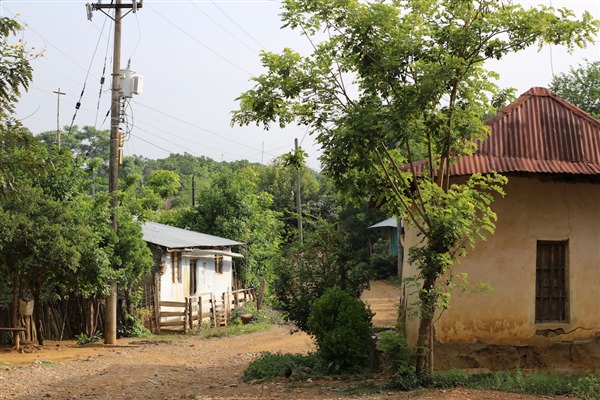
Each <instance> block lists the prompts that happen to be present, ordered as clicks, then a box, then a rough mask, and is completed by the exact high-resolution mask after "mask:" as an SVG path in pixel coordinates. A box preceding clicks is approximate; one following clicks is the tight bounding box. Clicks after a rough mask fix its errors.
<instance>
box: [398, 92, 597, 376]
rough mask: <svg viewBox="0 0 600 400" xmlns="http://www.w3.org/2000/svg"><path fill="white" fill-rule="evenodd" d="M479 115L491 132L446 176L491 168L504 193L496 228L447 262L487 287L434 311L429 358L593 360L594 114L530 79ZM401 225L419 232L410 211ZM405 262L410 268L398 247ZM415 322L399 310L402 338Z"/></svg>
mask: <svg viewBox="0 0 600 400" xmlns="http://www.w3.org/2000/svg"><path fill="white" fill-rule="evenodd" d="M486 124H487V125H488V126H490V128H491V134H490V136H489V137H488V138H487V139H486V140H485V141H483V142H482V143H481V144H480V145H479V147H478V150H477V151H476V152H475V153H474V154H473V155H472V156H464V157H460V158H458V159H457V160H456V162H455V163H454V164H453V165H452V166H451V170H450V173H451V176H452V179H453V180H454V181H455V182H458V181H461V180H464V179H466V177H467V176H469V175H471V174H474V173H483V174H485V173H490V172H492V171H496V172H499V173H502V174H503V175H505V176H507V177H508V184H507V185H506V186H505V188H504V189H505V191H506V196H504V197H500V196H498V197H497V198H496V199H495V201H494V203H493V204H492V209H493V211H494V212H495V213H496V214H497V217H498V220H497V223H496V231H495V233H494V234H493V235H489V237H488V239H487V241H480V242H479V243H478V244H477V246H476V248H475V249H474V250H473V251H469V252H468V254H467V256H466V257H464V258H461V259H460V261H459V263H458V264H457V265H456V266H455V272H466V273H467V274H468V280H469V284H471V285H475V284H478V283H486V284H489V285H490V286H491V288H492V292H491V293H490V292H475V293H468V294H462V295H461V294H459V293H453V295H452V297H451V300H450V308H449V309H448V310H445V311H443V312H441V313H440V315H438V316H437V317H436V318H435V319H434V321H435V323H434V335H435V340H436V343H438V346H436V352H437V354H436V357H435V359H436V361H435V363H436V364H435V365H436V367H438V366H439V367H442V366H445V367H448V368H449V367H459V368H462V367H471V368H515V367H520V368H537V367H558V368H578V367H582V368H583V367H586V368H589V367H595V366H598V365H599V364H600V352H599V350H598V342H599V341H600V340H599V339H598V338H599V336H598V335H599V333H600V307H599V304H600V246H598V243H600V122H599V121H597V120H596V119H594V118H593V117H592V116H590V115H589V114H587V113H586V112H584V111H582V110H580V109H579V108H577V107H575V106H574V105H572V104H570V103H568V102H567V101H565V100H563V99H562V98H560V97H559V96H557V95H555V94H554V93H552V92H550V91H549V90H547V89H544V88H539V87H534V88H532V89H530V90H529V91H527V92H526V93H524V94H523V95H522V96H521V97H520V98H519V99H518V100H516V101H515V102H513V103H512V104H510V105H508V106H507V107H505V108H504V109H502V110H501V111H500V112H499V113H498V114H497V115H496V116H494V117H493V118H491V119H490V120H488V121H487V122H486ZM405 232H406V237H405V243H406V247H407V248H410V247H412V246H413V245H415V244H416V243H417V240H418V238H417V237H416V235H415V229H414V227H412V226H411V224H410V223H406V226H405ZM404 271H405V276H413V275H414V274H415V269H414V266H411V265H410V263H409V262H408V259H407V257H405V258H404ZM413 295H414V294H413ZM407 303H408V304H410V303H411V300H410V299H408V301H407ZM417 329H418V320H417V319H416V318H412V319H409V320H408V321H407V334H408V339H409V342H411V343H415V342H416V338H417ZM574 343H578V344H580V346H573V344H574ZM586 346H587V347H586ZM444 348H445V349H446V350H447V351H445V352H444V350H443V349H444ZM440 349H441V350H440ZM448 349H449V350H448Z"/></svg>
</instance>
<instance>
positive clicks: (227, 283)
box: [142, 222, 243, 304]
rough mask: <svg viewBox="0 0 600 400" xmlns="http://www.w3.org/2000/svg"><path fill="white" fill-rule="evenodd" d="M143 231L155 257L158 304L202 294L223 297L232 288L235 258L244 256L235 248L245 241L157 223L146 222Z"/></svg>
mask: <svg viewBox="0 0 600 400" xmlns="http://www.w3.org/2000/svg"><path fill="white" fill-rule="evenodd" d="M142 232H143V239H144V241H145V242H146V243H147V244H148V246H149V247H150V249H151V250H152V254H153V257H154V263H155V265H154V268H153V269H152V285H153V287H154V298H155V303H156V304H158V303H159V302H161V301H184V300H185V298H186V297H188V296H193V295H196V294H200V293H213V294H214V295H215V296H217V297H220V296H222V294H223V293H225V292H228V291H231V290H232V283H233V263H234V262H233V259H235V258H243V256H242V255H241V254H239V253H235V252H233V251H231V248H232V247H233V246H239V245H242V244H243V243H240V242H236V241H233V240H230V239H226V238H222V237H218V236H212V235H207V234H205V233H200V232H194V231H190V230H187V229H181V228H176V227H173V226H169V225H164V224H159V223H157V222H146V223H144V224H143V225H142Z"/></svg>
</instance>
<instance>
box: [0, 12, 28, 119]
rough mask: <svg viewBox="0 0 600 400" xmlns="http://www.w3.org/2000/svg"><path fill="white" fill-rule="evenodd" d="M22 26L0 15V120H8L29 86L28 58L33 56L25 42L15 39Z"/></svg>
mask: <svg viewBox="0 0 600 400" xmlns="http://www.w3.org/2000/svg"><path fill="white" fill-rule="evenodd" d="M22 29H23V28H22V27H21V25H19V24H18V23H17V22H16V21H15V20H12V19H10V18H7V17H0V54H2V58H1V59H0V120H1V121H2V122H3V123H6V122H8V119H7V118H8V117H9V116H10V115H11V114H12V113H13V111H14V103H15V102H16V101H17V100H18V99H19V97H20V96H21V91H22V90H27V89H28V88H29V83H30V82H31V79H32V68H31V64H30V63H29V60H30V59H31V58H33V57H35V56H34V55H32V54H31V53H30V51H29V50H28V49H27V48H26V46H25V43H23V42H22V41H21V40H18V39H16V36H17V34H18V33H19V32H20V31H21V30H22Z"/></svg>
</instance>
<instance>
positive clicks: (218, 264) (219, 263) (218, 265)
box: [215, 255, 223, 274]
mask: <svg viewBox="0 0 600 400" xmlns="http://www.w3.org/2000/svg"><path fill="white" fill-rule="evenodd" d="M215 273H216V274H222V273H223V256H218V255H215Z"/></svg>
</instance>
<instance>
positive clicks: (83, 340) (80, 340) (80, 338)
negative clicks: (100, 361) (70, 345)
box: [76, 332, 102, 346]
mask: <svg viewBox="0 0 600 400" xmlns="http://www.w3.org/2000/svg"><path fill="white" fill-rule="evenodd" d="M76 338H77V344H78V345H81V346H84V345H86V344H90V343H96V342H99V341H100V339H102V333H101V332H96V333H95V334H93V335H92V336H88V335H86V334H85V333H80V334H79V335H77V336H76Z"/></svg>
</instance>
